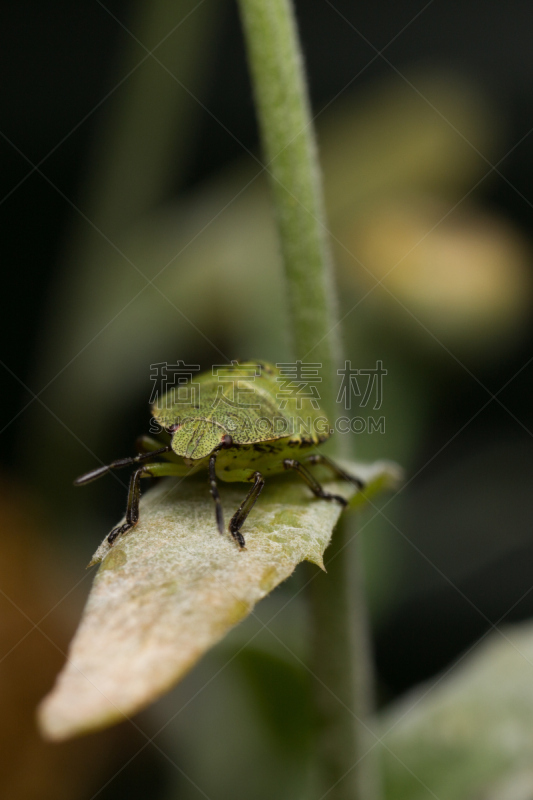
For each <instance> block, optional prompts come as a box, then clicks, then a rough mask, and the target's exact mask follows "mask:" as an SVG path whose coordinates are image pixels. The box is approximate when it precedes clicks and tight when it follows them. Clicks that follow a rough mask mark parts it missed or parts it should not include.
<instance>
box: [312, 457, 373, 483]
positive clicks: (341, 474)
mask: <svg viewBox="0 0 533 800" xmlns="http://www.w3.org/2000/svg"><path fill="white" fill-rule="evenodd" d="M306 461H307V463H308V464H313V465H315V464H323V465H324V466H325V467H328V468H329V469H330V470H331V471H332V472H333V474H334V475H336V477H337V478H341V480H343V481H346V482H347V483H351V484H353V485H354V486H357V488H358V489H364V488H365V482H364V481H362V480H361V478H358V477H357V476H356V475H350V473H349V472H345V471H344V470H343V469H341V468H340V467H339V466H337V464H335V462H334V461H332V460H331V459H330V458H328V457H327V456H323V455H322V454H321V453H320V454H319V453H316V454H313V455H311V456H308V457H307V458H306Z"/></svg>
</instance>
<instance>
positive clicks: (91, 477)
mask: <svg viewBox="0 0 533 800" xmlns="http://www.w3.org/2000/svg"><path fill="white" fill-rule="evenodd" d="M170 449H171V448H170V445H167V446H166V447H160V448H159V450H152V452H151V453H139V454H138V455H136V456H130V457H129V458H119V459H117V460H116V461H112V462H111V464H107V465H106V466H104V467H98V469H93V470H91V471H90V472H86V473H85V474H84V475H80V477H79V478H76V480H75V481H74V486H83V485H84V484H85V483H91V481H95V480H96V479H97V478H101V477H102V475H105V474H106V473H107V472H110V471H111V470H112V469H122V468H123V467H131V466H133V464H139V463H142V462H143V461H150V459H152V458H153V457H154V456H160V455H162V454H163V453H168V451H169V450H170Z"/></svg>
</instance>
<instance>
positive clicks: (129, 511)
mask: <svg viewBox="0 0 533 800" xmlns="http://www.w3.org/2000/svg"><path fill="white" fill-rule="evenodd" d="M150 476H151V472H150V470H149V469H148V467H139V469H136V470H135V472H134V473H133V474H132V476H131V478H130V486H129V489H128V505H127V507H126V522H125V523H124V524H123V525H118V526H117V527H116V528H113V530H112V531H111V533H110V534H109V536H108V537H107V541H108V543H109V544H113V542H114V541H115V539H118V537H119V536H121V535H122V534H123V533H127V532H128V531H129V530H131V529H132V528H133V526H134V525H136V524H137V522H138V521H139V500H140V499H141V478H143V477H147V478H148V477H150Z"/></svg>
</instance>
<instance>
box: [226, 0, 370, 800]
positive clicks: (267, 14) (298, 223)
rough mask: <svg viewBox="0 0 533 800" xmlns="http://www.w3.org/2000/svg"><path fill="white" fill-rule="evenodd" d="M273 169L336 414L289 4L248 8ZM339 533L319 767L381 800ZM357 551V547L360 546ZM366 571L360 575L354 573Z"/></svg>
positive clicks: (327, 259) (360, 632) (330, 300)
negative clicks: (378, 791) (370, 741)
mask: <svg viewBox="0 0 533 800" xmlns="http://www.w3.org/2000/svg"><path fill="white" fill-rule="evenodd" d="M239 5H240V10H241V16H242V22H243V27H244V32H245V38H246V45H247V49H248V58H249V62H250V70H251V74H252V82H253V88H254V93H255V99H256V106H257V115H258V119H259V127H260V132H261V138H262V144H263V153H264V157H265V167H266V169H267V171H268V173H269V177H270V182H271V186H272V192H273V199H274V209H275V214H276V219H277V224H278V228H279V234H280V240H281V251H282V256H283V261H284V267H285V272H286V276H287V295H288V301H289V322H290V328H291V334H292V341H293V349H294V355H295V358H297V359H301V360H302V361H304V362H307V363H309V362H315V363H316V362H318V363H321V364H322V376H323V381H322V384H321V391H320V394H321V397H322V403H323V406H324V409H325V411H326V412H327V413H328V415H329V417H330V419H334V417H335V413H336V402H335V400H336V384H337V374H336V371H337V365H338V364H339V363H340V359H341V352H340V351H341V348H340V343H339V326H338V316H337V310H336V302H335V297H334V289H333V279H332V268H331V256H330V249H329V243H328V240H327V227H326V222H325V214H324V208H323V199H322V188H321V181H320V171H319V167H318V159H317V155H316V146H315V140H314V132H313V125H312V119H311V115H310V110H309V101H308V95H307V88H306V83H305V76H304V69H303V62H302V56H301V52H300V47H299V42H298V36H297V31H296V24H295V19H294V15H293V10H292V4H291V2H290V0H239ZM349 539H350V534H349V528H348V526H347V525H342V526H340V527H339V529H338V530H337V531H336V533H335V536H334V542H333V544H332V545H331V548H330V550H328V555H329V559H328V570H329V574H328V575H327V576H326V575H318V576H317V575H316V573H311V572H310V573H309V575H310V581H309V607H310V614H311V626H312V663H311V669H312V672H313V675H314V677H315V680H316V683H315V687H314V689H315V691H314V693H313V696H314V698H315V702H316V712H317V715H316V716H317V725H318V735H317V749H318V753H319V758H318V762H319V763H318V766H319V771H320V773H321V780H322V788H321V791H320V793H319V794H317V797H320V795H321V794H322V793H324V792H327V797H328V798H329V800H348V798H350V800H374V798H375V796H376V794H375V781H373V776H372V767H373V765H372V761H371V758H370V757H368V756H366V753H367V751H368V748H369V740H368V727H367V722H366V718H367V709H368V707H369V706H370V705H371V679H370V671H369V659H368V644H367V630H366V627H367V626H366V612H365V606H364V595H363V591H362V578H361V570H360V569H359V567H360V565H359V564H357V560H356V557H357V553H355V552H353V551H354V549H355V547H354V546H351V547H348V546H347V545H348V543H349ZM353 544H354V545H355V543H353ZM355 566H357V569H356V568H354V567H355Z"/></svg>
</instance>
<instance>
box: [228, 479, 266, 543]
mask: <svg viewBox="0 0 533 800" xmlns="http://www.w3.org/2000/svg"><path fill="white" fill-rule="evenodd" d="M253 479H254V485H253V486H252V488H251V489H250V491H249V492H248V494H247V495H246V497H245V498H244V500H243V501H242V503H241V504H240V506H239V508H238V509H237V511H236V512H235V514H234V515H233V516H232V518H231V520H230V523H229V532H230V533H231V535H232V536H233V538H234V539H235V541H236V542H237V543H238V545H239V546H240V547H244V545H245V541H244V536H243V535H242V533H241V528H242V526H243V524H244V522H245V520H246V517H247V516H248V514H249V513H250V511H251V510H252V508H253V507H254V505H255V501H256V500H257V498H258V497H259V495H260V494H261V492H262V491H263V486H264V485H265V479H264V478H263V476H262V475H261V473H260V472H254V474H253Z"/></svg>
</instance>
